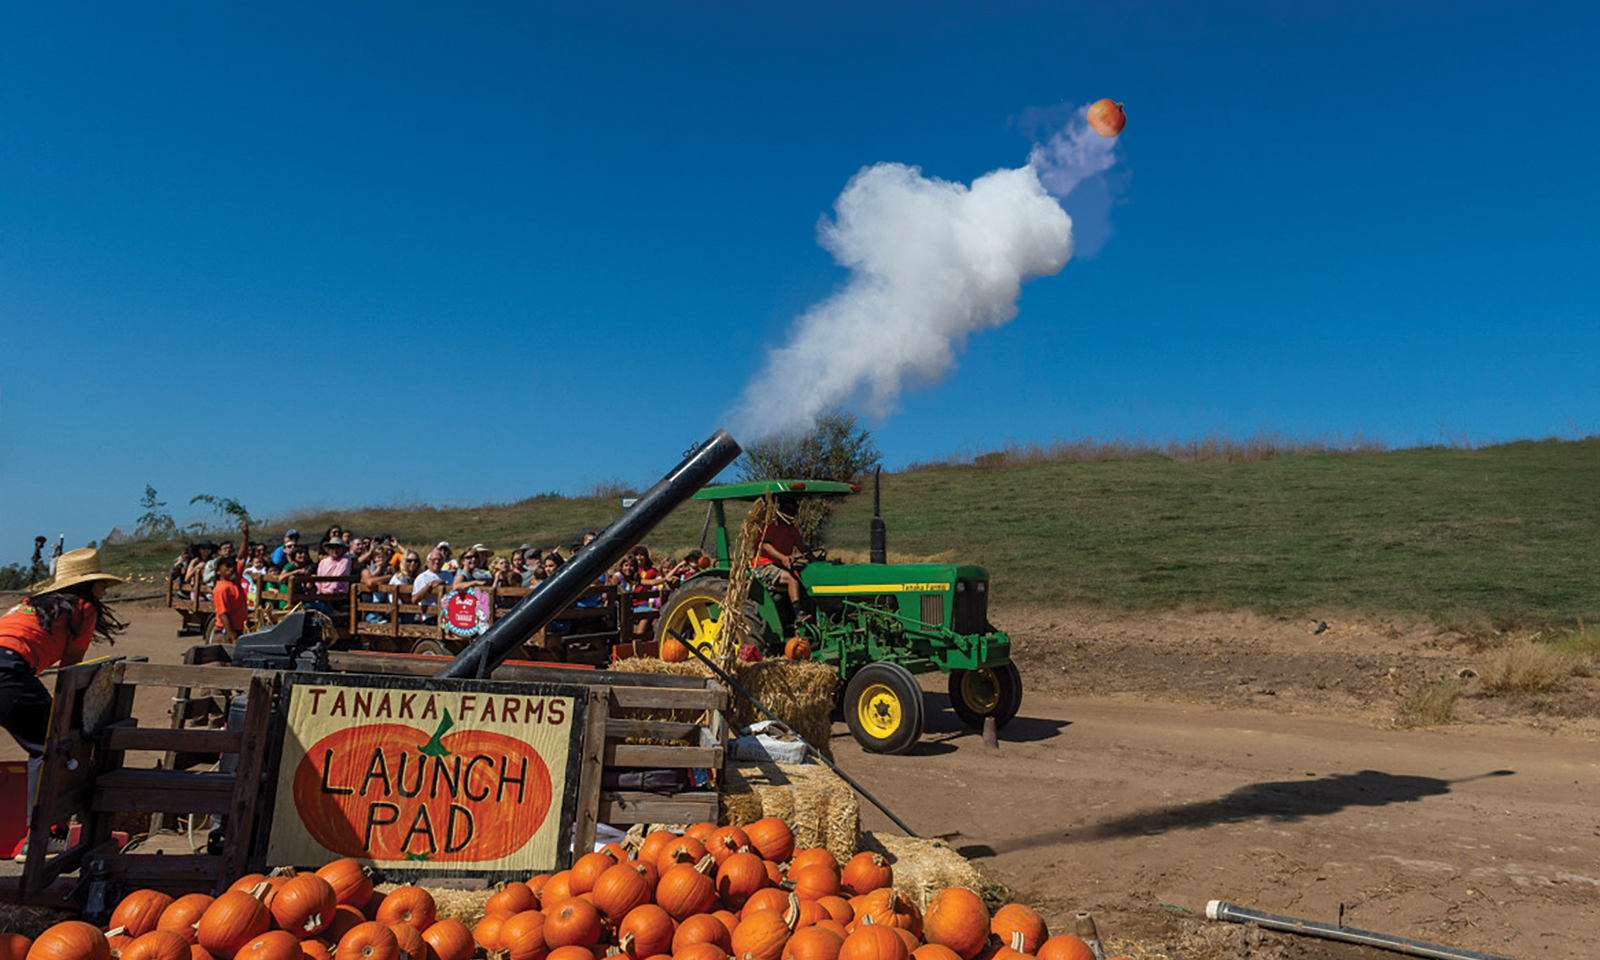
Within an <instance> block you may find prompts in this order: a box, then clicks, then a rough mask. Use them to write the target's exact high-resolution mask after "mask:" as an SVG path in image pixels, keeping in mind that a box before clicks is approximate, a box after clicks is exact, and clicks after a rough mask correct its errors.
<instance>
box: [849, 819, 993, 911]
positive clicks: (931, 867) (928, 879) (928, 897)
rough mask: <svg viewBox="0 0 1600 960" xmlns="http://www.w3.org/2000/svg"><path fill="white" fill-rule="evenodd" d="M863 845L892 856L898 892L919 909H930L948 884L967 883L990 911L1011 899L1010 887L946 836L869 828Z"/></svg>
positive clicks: (863, 839) (891, 861)
mask: <svg viewBox="0 0 1600 960" xmlns="http://www.w3.org/2000/svg"><path fill="white" fill-rule="evenodd" d="M861 849H863V850H871V851H873V852H875V853H880V854H882V855H883V856H884V857H886V858H887V859H888V860H889V864H890V865H891V866H892V867H894V889H895V892H896V893H899V894H900V895H901V896H903V897H905V898H906V899H908V900H910V901H912V902H913V903H915V904H916V905H917V907H918V909H921V910H926V909H928V904H929V902H931V901H932V900H933V898H934V896H935V895H937V894H938V892H939V891H940V890H943V889H944V888H946V887H966V888H967V889H968V890H971V891H972V892H973V893H976V894H977V895H978V896H980V897H982V898H983V902H984V905H985V906H987V907H988V908H989V911H990V912H991V913H993V912H994V911H995V910H997V909H999V908H1000V907H1001V906H1003V905H1005V904H1007V903H1010V902H1011V891H1010V890H1008V889H1006V886H1005V884H1003V883H1000V882H999V881H998V880H994V879H991V878H990V877H987V876H985V875H984V874H983V873H982V872H980V871H979V870H978V868H977V867H974V866H973V865H972V864H971V863H970V862H968V861H967V858H965V857H963V856H962V855H961V854H959V853H956V852H955V851H954V850H952V849H950V845H949V844H947V843H945V842H944V841H943V840H919V839H917V838H915V837H902V836H899V835H897V834H892V833H873V832H871V831H868V832H866V833H863V834H862V835H861Z"/></svg>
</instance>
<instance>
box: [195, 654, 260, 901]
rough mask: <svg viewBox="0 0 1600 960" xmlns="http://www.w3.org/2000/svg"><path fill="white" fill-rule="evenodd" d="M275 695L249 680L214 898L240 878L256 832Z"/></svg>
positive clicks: (258, 682)
mask: <svg viewBox="0 0 1600 960" xmlns="http://www.w3.org/2000/svg"><path fill="white" fill-rule="evenodd" d="M274 693H275V690H274V684H273V682H272V680H271V679H269V678H268V677H264V676H254V677H251V678H250V687H249V690H248V692H247V693H246V696H247V697H248V698H249V704H248V706H246V707H245V711H244V731H243V733H244V739H243V741H242V742H241V743H240V745H239V770H238V773H237V774H236V775H235V779H234V785H233V799H232V801H231V802H230V803H229V804H228V827H227V831H228V833H227V839H226V840H225V841H224V843H223V845H222V863H221V865H220V866H219V868H218V870H217V882H216V884H215V885H214V886H213V887H212V889H211V893H212V895H213V896H216V895H218V894H221V893H222V892H223V891H224V890H226V889H228V884H230V883H232V882H233V880H234V879H237V878H238V877H240V876H243V875H244V873H245V872H246V871H245V865H246V861H247V860H248V859H249V857H250V850H251V839H252V837H253V835H254V833H255V830H256V806H257V801H258V800H259V799H260V797H261V791H262V790H263V789H264V787H263V785H262V777H261V773H262V771H261V761H262V758H263V757H265V756H266V749H267V722H268V720H269V719H270V718H271V716H272V698H273V694H274Z"/></svg>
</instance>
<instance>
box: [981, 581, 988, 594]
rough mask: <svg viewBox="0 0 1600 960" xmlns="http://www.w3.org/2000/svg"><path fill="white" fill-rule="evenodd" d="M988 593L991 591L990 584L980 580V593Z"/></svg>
mask: <svg viewBox="0 0 1600 960" xmlns="http://www.w3.org/2000/svg"><path fill="white" fill-rule="evenodd" d="M988 591H989V584H988V582H987V581H984V580H979V581H978V592H979V593H987V592H988Z"/></svg>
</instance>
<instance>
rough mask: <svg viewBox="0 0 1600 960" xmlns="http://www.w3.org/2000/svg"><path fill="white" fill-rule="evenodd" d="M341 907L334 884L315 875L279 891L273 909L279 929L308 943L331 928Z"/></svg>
mask: <svg viewBox="0 0 1600 960" xmlns="http://www.w3.org/2000/svg"><path fill="white" fill-rule="evenodd" d="M338 908H339V897H338V895H337V894H335V893H334V892H333V885H332V884H330V883H328V881H326V880H324V879H322V878H321V877H319V876H317V875H316V874H314V873H301V874H296V875H295V876H293V877H291V878H290V879H289V881H288V882H287V883H285V884H284V885H283V886H282V887H280V888H278V895H277V896H276V897H273V898H272V906H271V907H270V908H269V909H270V910H271V911H272V919H273V921H274V922H275V923H277V925H278V929H280V930H287V931H289V932H290V933H292V934H294V935H295V936H297V937H299V938H301V939H302V940H305V939H309V938H311V937H315V936H316V935H317V934H319V933H321V932H322V931H324V930H326V929H328V924H330V923H332V922H333V913H334V911H335V910H337V909H338Z"/></svg>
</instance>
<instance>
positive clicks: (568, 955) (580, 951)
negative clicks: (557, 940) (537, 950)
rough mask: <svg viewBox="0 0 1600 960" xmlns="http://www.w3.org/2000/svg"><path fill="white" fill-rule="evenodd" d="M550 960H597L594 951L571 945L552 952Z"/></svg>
mask: <svg viewBox="0 0 1600 960" xmlns="http://www.w3.org/2000/svg"><path fill="white" fill-rule="evenodd" d="M550 960H595V955H594V951H593V950H590V949H589V948H588V947H580V946H578V945H577V944H574V943H569V944H567V945H566V946H564V947H557V948H555V949H554V950H551V951H550Z"/></svg>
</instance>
